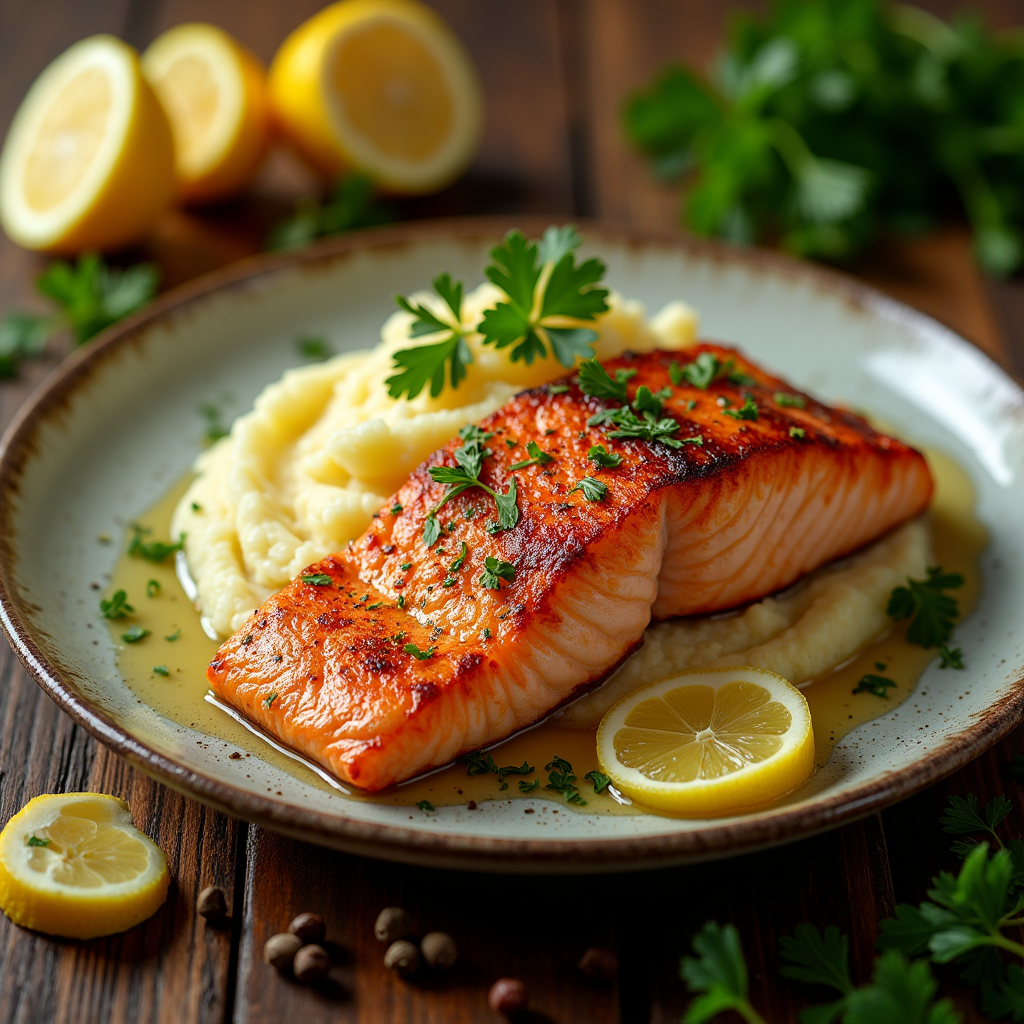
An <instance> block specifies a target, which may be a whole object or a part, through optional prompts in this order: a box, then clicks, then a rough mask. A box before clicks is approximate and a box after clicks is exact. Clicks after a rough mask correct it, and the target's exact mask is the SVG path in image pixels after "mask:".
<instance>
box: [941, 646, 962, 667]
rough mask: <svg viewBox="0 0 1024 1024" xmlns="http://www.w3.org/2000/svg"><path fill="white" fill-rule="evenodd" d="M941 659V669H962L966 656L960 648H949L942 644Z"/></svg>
mask: <svg viewBox="0 0 1024 1024" xmlns="http://www.w3.org/2000/svg"><path fill="white" fill-rule="evenodd" d="M939 658H940V659H941V663H940V664H939V668H959V669H962V668H963V667H964V654H963V651H961V650H960V648H959V647H947V646H946V645H945V644H940V645H939Z"/></svg>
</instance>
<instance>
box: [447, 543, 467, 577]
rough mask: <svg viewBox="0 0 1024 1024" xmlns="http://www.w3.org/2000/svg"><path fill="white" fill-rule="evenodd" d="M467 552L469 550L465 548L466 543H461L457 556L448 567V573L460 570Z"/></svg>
mask: <svg viewBox="0 0 1024 1024" xmlns="http://www.w3.org/2000/svg"><path fill="white" fill-rule="evenodd" d="M468 552H469V548H468V547H467V546H466V542H465V541H463V542H462V547H461V549H460V550H459V553H458V555H457V556H456V557H455V559H454V560H453V561H452V564H451V565H449V566H448V571H449V572H458V571H459V570H460V569H461V568H462V563H463V562H465V561H466V555H467V554H468Z"/></svg>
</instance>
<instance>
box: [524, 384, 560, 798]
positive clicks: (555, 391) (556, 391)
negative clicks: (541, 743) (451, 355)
mask: <svg viewBox="0 0 1024 1024" xmlns="http://www.w3.org/2000/svg"><path fill="white" fill-rule="evenodd" d="M568 390H569V385H568V384H549V385H548V394H549V395H562V394H565V392H566V391H568ZM520 785H522V783H520Z"/></svg>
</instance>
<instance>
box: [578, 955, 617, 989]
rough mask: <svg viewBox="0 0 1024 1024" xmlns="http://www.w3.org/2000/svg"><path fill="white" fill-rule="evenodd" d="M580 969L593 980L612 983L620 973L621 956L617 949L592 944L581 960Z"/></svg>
mask: <svg viewBox="0 0 1024 1024" xmlns="http://www.w3.org/2000/svg"><path fill="white" fill-rule="evenodd" d="M579 968H580V970H581V971H582V972H583V973H584V974H585V975H586V976H587V977H588V978H589V979H590V980H591V981H596V982H600V983H601V984H606V985H607V984H611V982H613V981H614V980H615V978H616V976H617V975H618V973H619V958H618V955H617V954H616V952H615V950H613V949H607V948H606V947H604V946H591V947H590V949H588V950H587V951H586V953H584V954H583V957H582V959H581V960H580V962H579Z"/></svg>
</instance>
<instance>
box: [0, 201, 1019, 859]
mask: <svg viewBox="0 0 1024 1024" xmlns="http://www.w3.org/2000/svg"><path fill="white" fill-rule="evenodd" d="M545 223H546V222H532V223H531V222H530V221H528V220H526V219H524V218H520V219H519V221H517V225H518V226H521V227H522V228H524V230H527V231H531V232H533V233H539V232H540V230H542V229H543V227H544V226H545ZM510 226H512V225H511V223H510V222H509V221H508V220H494V219H491V220H469V221H448V222H436V223H422V224H416V225H408V226H401V227H395V228H387V229H382V230H378V231H373V232H366V233H362V234H359V235H357V236H353V237H351V238H347V239H342V240H340V241H336V242H332V243H329V244H326V245H323V246H321V247H319V248H315V249H311V250H309V251H305V252H301V253H297V254H288V255H275V256H267V257H260V258H257V259H253V260H249V261H246V262H243V263H240V264H237V265H236V266H233V267H231V268H228V269H227V270H225V271H222V272H219V273H216V274H214V275H211V276H209V277H207V278H204V279H201V280H199V281H197V282H194V283H192V284H190V285H188V286H186V287H183V288H179V289H177V290H176V291H174V292H171V293H169V294H168V295H166V296H164V297H163V298H161V299H160V300H159V301H158V302H156V303H155V304H154V305H153V306H152V307H151V308H150V309H148V310H147V311H146V312H145V313H143V314H142V315H139V316H136V317H134V318H132V319H131V320H130V321H128V322H125V323H123V324H121V325H119V326H118V327H116V328H114V329H113V330H111V331H108V332H107V333H106V334H105V335H104V336H103V337H102V338H100V339H98V340H97V341H96V342H95V343H93V344H91V345H89V346H88V347H87V348H86V349H84V350H82V351H80V352H77V353H76V354H75V355H74V356H73V357H72V358H70V359H69V360H68V361H67V362H65V363H64V364H63V365H62V366H61V367H60V368H59V369H58V370H57V371H56V372H55V373H54V374H53V375H52V376H51V377H50V379H49V380H48V381H47V382H46V383H45V385H44V386H43V387H42V388H41V389H40V391H39V392H38V393H37V394H36V395H35V396H34V398H33V399H32V401H30V402H29V403H28V404H27V405H26V407H25V408H24V409H23V410H22V411H21V413H20V414H19V416H18V417H17V418H16V419H15V421H14V422H13V423H12V424H11V426H10V428H9V429H8V431H7V433H6V436H5V437H4V440H3V446H2V453H0V493H2V494H3V496H4V501H3V504H2V506H0V615H2V621H3V627H4V629H5V631H6V632H7V635H8V637H9V639H10V641H11V643H12V644H13V646H14V649H15V651H17V653H18V655H19V656H20V658H21V660H22V661H23V662H24V663H25V666H26V667H27V668H28V670H29V672H31V673H32V675H33V676H34V677H35V679H36V680H37V681H38V682H39V684H40V686H42V687H43V688H44V689H45V690H46V691H47V693H49V694H50V696H51V697H52V698H53V699H54V700H55V701H57V703H58V704H59V705H60V706H61V707H62V708H64V710H65V711H67V713H68V714H70V715H71V716H72V718H74V719H75V720H76V721H78V722H80V723H81V724H82V725H84V726H85V727H86V728H87V729H88V730H89V731H90V732H92V733H93V734H94V735H96V736H97V737H98V738H99V739H101V740H102V741H103V742H104V743H106V744H107V745H109V746H110V747H112V748H113V749H114V750H116V751H117V752H118V753H119V754H121V755H122V756H124V757H125V758H126V759H127V760H128V761H130V762H131V763H132V764H134V765H137V766H138V767H140V768H141V769H143V770H144V771H146V772H148V773H149V774H151V775H153V776H154V777H155V778H157V779H159V780H160V781H161V782H164V783H166V784H167V785H169V786H172V787H174V788H175V789H178V790H181V791H182V792H184V793H187V794H189V795H190V796H193V797H195V798H196V799H197V800H202V801H204V802H206V803H209V804H212V805H214V806H217V807H220V808H222V809H223V810H225V811H228V812H229V813H232V814H235V815H238V816H240V817H242V818H247V819H250V820H252V821H256V822H259V823H261V824H264V825H266V826H268V827H270V828H273V829H278V830H280V831H283V832H288V833H290V834H292V835H295V836H298V837H300V838H303V839H308V840H311V841H313V842H318V843H324V844H327V845H331V846H337V847H340V848H342V849H346V850H350V851H354V852H358V853H364V854H369V855H373V856H379V857H386V858H392V859H395V860H405V861H417V862H426V863H433V864H446V865H461V866H463V867H469V868H476V869H480V870H519V871H546V870H559V869H565V870H572V871H580V870H584V869H591V870H609V869H624V868H636V867H644V866H653V865H656V864H667V863H679V862H683V861H687V860H696V859H700V858H707V857H711V856H720V855H724V854H730V853H738V852H741V851H745V850H750V849H753V848H756V847H760V846H766V845H769V844H773V843H778V842H782V841H785V840H788V839H794V838H797V837H799V836H804V835H808V834H810V833H813V832H816V831H820V830H822V829H826V828H830V827H832V826H835V825H839V824H841V823H843V822H847V821H851V820H852V819H855V818H858V817H861V816H863V815H866V814H868V813H870V812H872V811H875V810H877V809H878V808H880V807H882V806H885V805H886V804H891V803H893V802H894V801H897V800H900V799H902V798H904V797H906V796H908V795H909V794H911V793H913V792H915V791H917V790H919V789H921V788H923V787H924V786H927V785H928V784H930V783H932V782H934V781H935V780H936V779H939V778H941V777H942V776H944V775H946V774H948V773H949V772H952V771H953V770H955V769H956V768H958V767H959V766H961V765H962V764H964V763H965V762H966V761H968V760H970V759H971V758H972V757H975V756H977V755H978V754H979V753H981V751H983V750H984V749H985V748H986V747H988V746H990V745H991V744H992V743H994V742H995V741H996V740H997V739H999V738H1000V737H1001V736H1002V735H1004V734H1005V733H1006V732H1008V731H1009V730H1010V729H1012V728H1013V727H1014V726H1015V725H1016V724H1017V722H1018V721H1019V719H1020V717H1021V714H1022V710H1024V688H1022V680H1024V651H1022V643H1024V628H1022V625H1021V620H1020V613H1019V609H1020V607H1021V606H1022V605H1024V544H1022V541H1024V527H1022V525H1021V509H1022V508H1024V394H1022V392H1021V390H1020V388H1019V387H1018V386H1017V385H1016V384H1015V383H1014V382H1013V381H1012V380H1011V379H1010V378H1009V377H1007V375H1006V374H1005V373H1003V371H1002V370H1000V369H999V368H998V367H997V366H996V365H995V364H994V363H992V362H991V361H990V360H989V359H988V358H986V357H985V356H984V355H982V354H981V353H980V352H979V351H978V350H977V349H975V348H974V347H973V346H972V345H970V344H969V343H967V342H966V341H964V340H963V339H962V338H960V337H958V336H957V335H956V334H954V333H953V332H951V331H949V330H948V329H946V328H945V327H943V326H941V325H940V324H938V323H936V322H935V321H934V320H931V319H929V318H928V317H926V316H923V315H922V314H920V313H918V312H915V311H914V310H912V309H909V308H907V307H906V306H903V305H900V304H899V303H897V302H894V301H892V300H890V299H887V298H885V297H883V296H882V295H879V294H878V293H877V292H874V291H872V290H870V289H868V288H865V287H863V286H861V285H859V284H857V283H855V282H853V281H851V280H849V279H846V278H844V277H841V276H839V275H836V274H833V273H830V272H827V271H824V270H821V269H819V268H817V267H812V266H808V265H803V264H798V263H795V262H792V261H789V260H786V259H784V258H781V257H778V256H773V255H769V254H766V253H762V252H752V251H745V250H737V249H731V248H727V247H722V246H718V245H712V244H707V243H697V242H693V241H686V240H683V239H681V238H679V237H678V236H652V235H644V234H639V233H636V232H631V231H628V230H619V229H611V228H606V227H603V226H600V225H596V224H595V225H587V226H586V227H585V234H586V237H587V248H588V249H589V250H592V251H594V252H597V253H599V254H600V255H601V256H602V257H603V258H604V259H605V260H606V262H607V263H608V280H609V281H610V282H611V283H612V284H613V285H614V287H616V288H617V289H618V290H619V291H621V292H622V293H623V294H625V295H628V296H631V297H635V298H638V299H641V300H642V301H644V302H645V303H646V304H647V308H648V309H649V310H656V309H658V308H660V307H661V305H662V304H664V303H665V302H666V301H668V300H670V299H674V298H683V299H685V300H687V301H689V302H691V303H692V304H694V305H695V306H697V308H698V309H699V310H700V313H701V318H702V328H703V329H702V333H703V335H704V336H705V337H709V338H714V339H719V340H724V341H728V342H735V343H738V344H740V345H743V346H745V347H746V348H747V349H748V350H749V351H750V352H751V354H752V355H753V356H754V357H755V358H756V359H758V360H759V361H761V362H763V363H764V364H765V365H766V366H768V367H772V368H774V369H776V370H778V371H779V372H780V373H782V374H783V375H785V376H788V377H789V378H790V379H792V380H793V381H794V382H795V383H796V384H798V385H799V386H800V387H802V388H806V389H808V390H810V391H813V392H815V393H816V394H819V395H822V396H823V397H824V398H825V400H843V401H844V402H847V403H853V404H855V405H863V406H864V407H867V408H870V409H871V410H872V411H873V412H874V413H875V414H877V415H878V416H880V417H881V418H882V419H884V420H885V421H886V422H888V423H891V424H892V425H893V427H894V429H895V430H897V431H898V432H900V433H901V435H903V436H905V437H907V438H908V439H910V440H911V441H913V442H915V443H917V444H921V445H928V446H933V447H936V448H941V449H944V450H946V451H947V452H949V453H950V454H951V455H952V456H953V457H954V458H956V459H957V460H958V461H959V462H960V463H961V464H962V465H964V466H965V467H967V468H968V470H969V472H970V475H971V478H972V480H973V483H974V486H975V488H976V490H977V496H978V508H979V515H980V518H981V520H982V521H983V522H984V524H985V525H986V527H987V528H988V529H989V531H990V533H991V544H990V546H989V548H988V551H987V552H986V554H985V555H984V558H983V574H984V584H983V594H982V597H981V599H980V602H979V604H978V607H977V609H976V610H975V612H974V613H973V614H972V615H971V617H970V618H969V619H968V620H967V621H966V622H965V623H963V624H962V625H961V626H960V627H959V628H958V631H957V642H958V643H959V644H961V645H962V646H963V648H964V650H965V651H969V652H970V662H969V672H966V673H960V672H955V673H954V672H940V671H938V669H937V667H934V666H933V667H932V668H930V669H929V670H928V671H927V672H926V673H925V675H924V676H923V677H922V679H921V681H920V682H919V684H918V689H917V692H916V693H915V694H914V696H913V698H912V700H913V702H914V705H915V709H916V711H918V712H920V713H919V714H915V716H914V717H915V719H916V721H915V723H914V725H913V727H910V726H909V725H908V721H907V716H906V715H904V716H902V717H901V716H900V715H899V714H898V713H890V714H889V715H886V716H885V717H883V718H880V719H877V720H875V721H874V722H871V723H869V724H868V725H865V726H861V727H859V728H858V729H856V730H855V731H853V732H852V733H850V734H849V735H848V736H847V737H846V738H845V739H843V740H842V741H841V742H840V743H839V744H838V745H837V746H836V748H835V751H834V753H833V756H832V758H831V760H830V762H829V763H828V765H827V766H826V767H825V768H824V769H822V770H821V771H819V772H818V773H817V774H816V775H815V777H814V778H813V780H812V781H811V782H810V783H809V784H808V786H806V787H805V788H804V789H803V790H801V791H800V793H799V794H798V795H797V796H796V797H795V798H794V799H792V800H790V801H789V802H787V803H785V804H783V805H780V806H777V807H774V808H772V809H770V810H767V811H763V812H760V813H755V814H748V815H744V816H740V817H734V818H727V819H720V820H715V821H679V820H673V819H667V818H662V817H656V816H653V815H638V816H626V817H613V816H598V815H588V814H562V815H559V816H558V818H557V819H552V818H551V816H550V815H543V816H542V815H539V814H538V815H533V816H524V815H523V813H522V809H523V808H522V804H521V802H518V801H517V802H515V803H512V804H510V803H508V802H506V801H494V802H490V803H486V804H482V805H481V808H480V809H479V810H477V811H474V812H472V813H468V812H467V811H466V810H465V809H464V808H458V807H447V808H440V809H439V810H438V812H437V813H436V814H432V815H429V816H426V815H423V816H417V817H415V818H414V819H413V820H412V821H410V815H409V814H408V809H407V808H404V807H398V806H385V805H378V804H371V803H357V802H353V801H349V800H346V799H344V798H342V797H340V796H337V795H335V794H333V793H330V792H327V791H326V790H325V789H324V788H323V787H322V786H320V785H315V784H314V783H313V781H312V779H311V778H310V779H309V780H307V779H306V778H305V777H304V776H303V775H302V773H301V772H300V773H298V775H295V774H289V773H286V772H284V771H282V770H280V769H279V768H275V767H274V766H273V765H271V764H270V763H267V762H262V761H260V760H259V759H258V758H257V757H250V758H248V759H245V760H241V761H240V760H231V759H229V758H228V757H227V756H226V746H225V744H224V743H223V742H220V741H216V740H214V739H213V738H212V737H209V736H206V735H204V734H203V733H202V732H201V731H197V730H196V729H189V728H186V727H183V726H180V725H177V724H175V723H174V722H172V721H170V720H168V719H166V718H163V717H161V715H160V714H158V713H157V712H156V711H155V710H154V709H152V708H149V707H147V706H145V705H144V704H140V703H139V702H138V701H137V700H136V697H135V696H134V695H133V694H132V692H131V691H130V690H129V689H128V688H127V686H126V684H125V681H124V679H123V678H122V677H121V675H120V674H119V672H118V669H117V663H116V660H115V650H114V646H113V644H112V643H111V642H110V640H109V638H108V635H107V632H106V631H105V630H103V629H98V628H97V625H98V624H97V621H96V618H97V615H96V594H95V591H93V590H90V589H89V583H90V582H91V581H94V580H98V579H103V578H104V574H106V573H109V572H110V571H111V569H112V567H113V563H114V561H115V559H116V555H117V553H116V550H115V549H114V547H112V546H103V545H99V544H97V543H96V537H97V535H98V534H102V533H111V534H116V535H120V534H121V532H122V529H123V524H124V523H125V522H127V521H130V520H131V518H132V517H133V516H136V515H139V514H140V513H141V512H142V511H144V510H145V509H146V508H148V507H149V506H151V505H152V504H153V503H154V502H155V501H156V500H157V499H158V498H159V497H160V495H161V494H162V493H164V492H165V491H166V490H167V488H168V487H169V486H170V485H171V484H172V483H174V482H175V481H176V480H178V479H180V478H181V476H182V474H183V473H185V472H186V471H187V469H188V467H189V466H190V464H191V462H192V460H193V458H194V457H195V455H196V452H197V451H198V449H199V444H200V437H201V433H202V428H201V424H200V423H199V421H198V419H197V416H196V407H197V405H198V404H199V403H202V402H204V401H209V400H210V399H211V398H215V397H216V396H218V395H221V394H223V393H230V394H231V395H232V396H233V398H234V403H235V408H234V410H233V411H235V412H238V411H241V410H242V409H244V408H246V407H248V405H249V404H250V402H251V400H252V399H253V397H254V396H255V395H256V394H257V393H258V392H259V390H260V389H261V388H262V387H263V386H264V385H265V384H267V383H268V382H270V381H272V380H274V379H275V378H277V377H278V376H279V375H280V374H281V372H282V371H283V370H284V369H285V368H287V367H288V366H289V365H290V364H292V363H294V362H295V348H294V339H295V337H296V335H297V334H299V333H302V332H308V333H322V334H325V335H326V336H327V337H329V339H330V341H331V344H332V347H333V348H334V349H335V350H344V349H348V348H362V347H366V346H367V345H369V344H372V343H373V342H374V341H375V340H376V338H377V336H378V331H379V328H380V325H381V323H382V321H383V320H384V318H385V317H386V316H387V315H388V313H389V312H390V311H391V310H392V309H393V308H394V306H393V300H392V296H393V295H394V294H395V293H396V292H399V293H408V292H410V291H412V290H414V289H416V288H418V287H422V286H423V285H424V284H425V283H426V282H428V281H429V280H430V279H431V278H432V276H433V275H434V274H435V273H436V272H437V271H438V270H439V269H441V268H444V269H448V270H450V271H451V272H452V273H453V274H454V275H455V276H457V277H463V278H464V279H465V280H466V281H467V283H468V284H469V285H470V286H472V285H474V284H475V283H476V282H477V281H478V280H479V278H480V268H481V267H482V266H483V263H484V262H485V254H486V251H487V249H488V247H489V246H490V245H491V244H493V242H494V240H495V239H496V238H497V237H499V236H500V235H501V234H502V233H503V232H504V231H505V230H506V229H507V228H508V227H510ZM918 726H922V728H918ZM9 767H13V766H9ZM277 793H280V795H275V794H277ZM542 819H544V821H545V824H543V825H542V824H541V820H542Z"/></svg>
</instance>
